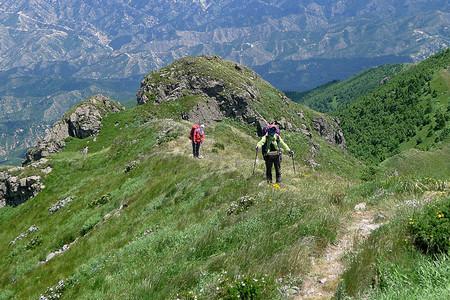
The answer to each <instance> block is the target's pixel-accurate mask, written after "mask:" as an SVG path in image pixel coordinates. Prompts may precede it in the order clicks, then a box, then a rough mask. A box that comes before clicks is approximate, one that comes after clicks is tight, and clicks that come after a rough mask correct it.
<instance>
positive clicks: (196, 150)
mask: <svg viewBox="0 0 450 300" xmlns="http://www.w3.org/2000/svg"><path fill="white" fill-rule="evenodd" d="M200 145H201V143H195V142H192V155H193V156H194V157H198V156H199V155H200Z"/></svg>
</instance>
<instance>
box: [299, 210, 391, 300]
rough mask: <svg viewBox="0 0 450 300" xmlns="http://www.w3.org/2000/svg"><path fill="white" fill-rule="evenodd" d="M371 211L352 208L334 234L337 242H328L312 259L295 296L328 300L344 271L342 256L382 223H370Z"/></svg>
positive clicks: (372, 219)
mask: <svg viewBox="0 0 450 300" xmlns="http://www.w3.org/2000/svg"><path fill="white" fill-rule="evenodd" d="M374 217H375V212H373V211H370V210H367V211H366V210H365V209H361V210H355V211H354V212H353V213H352V217H351V218H352V219H351V222H350V223H349V224H348V225H347V226H346V227H345V228H344V229H343V230H342V232H341V233H340V235H339V236H338V242H337V244H334V245H329V246H328V247H327V249H326V250H325V253H324V255H323V256H322V257H319V258H313V259H312V262H311V263H312V267H311V271H310V273H309V274H308V276H307V277H306V278H305V280H304V282H303V285H302V287H301V290H300V293H299V295H298V296H296V297H295V299H314V300H318V299H331V298H332V297H333V296H334V293H335V291H336V288H337V286H338V284H339V280H340V277H341V275H342V274H343V273H344V271H345V265H344V262H343V257H344V255H345V254H346V253H348V252H349V251H351V250H352V249H353V246H354V245H355V243H357V242H360V241H362V240H364V239H366V238H367V237H369V235H370V234H371V233H372V231H374V230H375V229H377V228H378V227H380V226H381V225H382V224H376V223H375V222H374Z"/></svg>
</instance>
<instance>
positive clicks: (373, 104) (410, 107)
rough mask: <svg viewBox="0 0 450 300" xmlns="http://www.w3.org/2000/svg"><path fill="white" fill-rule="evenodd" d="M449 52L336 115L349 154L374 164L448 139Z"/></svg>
mask: <svg viewBox="0 0 450 300" xmlns="http://www.w3.org/2000/svg"><path fill="white" fill-rule="evenodd" d="M449 66H450V49H447V50H445V51H443V52H441V53H440V54H437V55H435V56H433V57H431V58H429V59H427V60H425V61H423V62H421V63H419V64H417V65H415V66H412V67H410V68H409V69H408V70H406V71H404V72H402V73H400V74H398V75H397V76H395V77H393V78H392V79H391V80H390V81H389V82H388V83H386V84H385V85H384V86H382V87H380V88H379V89H377V90H375V91H373V92H372V93H369V94H367V95H364V96H362V97H361V98H359V99H358V100H356V101H354V102H353V103H351V104H350V105H348V107H345V108H343V109H341V110H339V111H338V112H336V115H337V116H338V117H339V119H340V120H341V125H342V128H343V130H344V133H345V134H346V138H347V139H348V146H349V150H350V151H351V152H353V153H354V154H355V155H357V156H358V157H360V158H363V159H366V160H368V161H372V162H380V161H383V160H384V159H386V158H388V157H389V156H392V155H394V154H396V153H399V152H400V151H402V150H406V149H409V148H413V147H419V148H421V149H429V148H430V147H433V146H435V145H436V144H439V143H440V142H441V141H443V140H445V139H447V138H448V137H449V133H450V129H449V126H448V125H449V119H450V106H449V103H450V101H449V99H450V80H449V78H450V75H449V72H450V71H449Z"/></svg>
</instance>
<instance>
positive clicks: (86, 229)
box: [80, 215, 102, 236]
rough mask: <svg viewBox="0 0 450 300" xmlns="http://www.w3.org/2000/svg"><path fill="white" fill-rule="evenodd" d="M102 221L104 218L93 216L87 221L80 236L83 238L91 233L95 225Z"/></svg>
mask: <svg viewBox="0 0 450 300" xmlns="http://www.w3.org/2000/svg"><path fill="white" fill-rule="evenodd" d="M101 219H102V218H101V217H100V216H98V215H95V216H92V217H90V218H89V219H87V220H86V222H84V224H83V226H82V227H81V229H80V235H81V236H84V235H86V234H87V233H88V232H89V231H91V230H92V229H93V228H94V227H95V225H97V224H98V223H99V222H100V221H101Z"/></svg>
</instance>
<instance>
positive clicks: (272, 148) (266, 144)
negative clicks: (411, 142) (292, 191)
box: [253, 124, 295, 183]
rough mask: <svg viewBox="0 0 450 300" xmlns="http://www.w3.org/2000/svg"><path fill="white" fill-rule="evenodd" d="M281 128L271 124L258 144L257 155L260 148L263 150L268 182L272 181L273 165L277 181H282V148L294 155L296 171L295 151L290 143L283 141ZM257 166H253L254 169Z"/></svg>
mask: <svg viewBox="0 0 450 300" xmlns="http://www.w3.org/2000/svg"><path fill="white" fill-rule="evenodd" d="M278 132H279V129H278V128H277V126H276V125H274V124H270V125H269V126H268V128H267V133H266V134H265V135H264V136H263V137H262V138H261V140H260V141H259V142H258V144H256V157H257V156H258V151H259V148H261V150H262V154H263V157H264V161H265V162H266V179H267V183H272V167H273V166H275V176H276V182H277V183H280V182H281V161H282V149H281V148H283V149H284V150H286V151H287V152H288V153H289V156H291V157H292V162H293V166H294V172H295V164H294V151H292V150H291V149H290V148H289V146H288V145H286V143H285V142H284V141H283V139H282V138H281V136H280V135H279V133H278ZM255 166H256V159H255V165H254V166H253V170H254V169H255Z"/></svg>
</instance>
